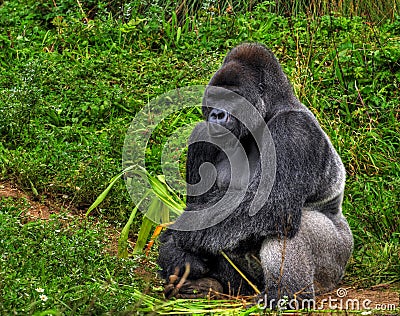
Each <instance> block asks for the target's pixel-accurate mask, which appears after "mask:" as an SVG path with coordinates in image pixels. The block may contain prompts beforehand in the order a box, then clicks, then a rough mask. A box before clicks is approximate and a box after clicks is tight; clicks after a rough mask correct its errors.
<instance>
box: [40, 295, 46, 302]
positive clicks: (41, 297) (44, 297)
mask: <svg viewBox="0 0 400 316" xmlns="http://www.w3.org/2000/svg"><path fill="white" fill-rule="evenodd" d="M39 297H40V299H41V300H42V301H43V302H46V301H47V299H48V297H47V296H46V295H44V294H42V295H40V296H39Z"/></svg>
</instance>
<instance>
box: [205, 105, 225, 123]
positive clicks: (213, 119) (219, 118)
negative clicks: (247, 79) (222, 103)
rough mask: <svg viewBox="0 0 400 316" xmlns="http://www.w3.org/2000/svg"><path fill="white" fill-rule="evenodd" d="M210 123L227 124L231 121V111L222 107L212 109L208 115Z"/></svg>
mask: <svg viewBox="0 0 400 316" xmlns="http://www.w3.org/2000/svg"><path fill="white" fill-rule="evenodd" d="M208 121H209V122H210V123H215V124H220V125H226V123H228V121H229V113H228V112H226V111H224V110H221V109H212V110H211V112H210V114H209V115H208Z"/></svg>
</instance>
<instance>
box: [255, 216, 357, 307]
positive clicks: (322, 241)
mask: <svg viewBox="0 0 400 316" xmlns="http://www.w3.org/2000/svg"><path fill="white" fill-rule="evenodd" d="M352 243H353V241H352V236H351V232H350V230H349V227H348V224H347V222H346V220H345V219H344V217H343V216H342V215H341V213H338V214H336V215H332V218H329V217H327V216H326V215H324V214H323V213H320V212H317V211H307V210H303V215H302V219H301V225H300V230H299V231H298V233H297V234H296V236H294V237H293V238H291V239H280V240H279V239H277V238H274V239H267V240H265V241H264V243H263V245H262V247H261V251H260V258H261V262H262V265H263V268H264V276H265V281H266V294H267V300H268V301H270V300H272V299H273V300H275V303H276V301H278V300H279V299H282V298H283V297H284V296H287V297H288V298H289V300H290V299H292V298H295V299H299V300H302V299H310V298H314V296H315V294H319V293H323V292H327V291H329V290H331V289H333V288H334V287H335V286H336V285H337V283H338V282H339V281H340V279H341V277H342V275H343V272H344V269H345V266H346V262H347V260H348V259H349V257H350V254H351V250H352Z"/></svg>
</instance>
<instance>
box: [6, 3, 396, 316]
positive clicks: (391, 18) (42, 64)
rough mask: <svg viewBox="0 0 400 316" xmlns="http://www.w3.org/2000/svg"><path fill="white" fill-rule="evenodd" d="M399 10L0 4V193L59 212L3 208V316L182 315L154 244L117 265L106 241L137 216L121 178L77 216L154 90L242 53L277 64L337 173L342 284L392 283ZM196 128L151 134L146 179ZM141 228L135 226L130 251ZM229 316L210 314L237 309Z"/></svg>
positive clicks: (194, 77) (117, 158)
mask: <svg viewBox="0 0 400 316" xmlns="http://www.w3.org/2000/svg"><path fill="white" fill-rule="evenodd" d="M399 5H400V2H399V0H382V1H371V0H358V1H357V0H343V1H342V0H340V1H328V0H298V1H285V0H282V1H248V0H243V1H235V2H230V1H225V0H222V1H212V0H209V1H204V2H201V1H195V0H187V1H178V2H173V1H170V0H164V1H163V0H159V1H152V2H150V1H145V0H133V1H125V0H120V1H116V0H110V1H95V0H90V1H79V0H52V1H46V0H40V1H33V0H27V1H4V0H0V74H1V75H0V181H1V183H0V184H1V185H2V186H3V187H4V186H5V184H7V185H9V184H12V185H14V186H17V187H18V188H19V189H21V190H23V191H25V192H26V193H27V194H28V195H29V196H31V197H32V200H35V201H36V202H40V203H42V204H43V205H47V207H48V208H49V209H50V213H55V214H53V215H52V216H51V217H50V218H49V219H47V220H41V219H33V218H32V216H30V214H29V211H30V207H31V204H30V203H29V201H28V200H26V199H16V198H2V199H1V200H0V314H2V315H7V314H12V313H14V314H24V315H25V314H34V315H47V314H54V315H61V314H66V315H76V314H93V315H98V314H103V313H109V314H113V313H123V312H126V313H129V312H130V311H141V312H143V313H145V312H146V311H149V310H154V309H156V308H158V310H159V311H175V312H176V311H177V309H178V308H180V309H179V310H180V311H181V312H183V311H187V310H189V311H190V308H189V307H188V306H189V305H188V304H189V302H180V303H179V304H181V305H179V304H178V303H177V302H175V303H174V302H173V303H164V302H162V301H161V300H160V298H161V292H160V286H159V285H160V282H159V281H157V279H156V271H157V267H156V265H155V263H154V262H155V259H154V258H155V256H156V253H157V249H156V247H155V248H154V249H153V250H152V251H151V253H150V255H149V257H145V256H144V255H142V254H134V255H132V256H131V258H130V259H118V258H116V256H115V251H113V247H114V248H115V245H114V246H113V243H114V244H115V235H116V234H117V233H118V232H119V231H120V230H121V228H122V226H121V225H123V224H125V222H126V221H127V219H128V217H129V214H130V213H131V211H132V209H133V207H134V205H133V204H132V202H131V201H130V198H129V195H128V193H127V192H126V189H125V185H124V182H123V181H122V180H120V181H117V183H116V185H115V186H114V188H113V191H112V194H110V195H109V196H108V198H107V199H106V200H105V201H104V202H103V203H102V204H101V205H100V207H99V208H97V209H96V210H95V211H93V212H92V213H91V217H90V218H89V219H85V218H82V217H81V216H79V215H80V214H81V215H82V214H84V213H85V212H86V210H87V208H88V206H89V205H90V204H92V203H93V201H94V200H95V198H96V196H98V195H99V194H100V193H101V192H102V191H103V190H104V188H105V187H106V186H107V183H108V181H109V180H110V179H111V178H112V177H113V176H115V175H116V174H118V173H119V172H120V171H121V154H122V153H121V152H122V147H123V141H124V137H125V132H126V130H127V128H128V126H129V123H130V122H131V120H132V118H133V117H134V115H135V113H137V112H138V111H139V110H140V109H141V108H142V107H143V105H145V104H146V103H147V102H149V100H151V99H153V98H154V97H156V96H158V95H160V94H162V93H164V92H167V91H169V90H172V89H175V88H177V87H183V86H188V85H195V84H203V85H204V84H206V83H207V82H208V80H209V78H210V77H211V75H212V74H213V72H215V71H216V70H217V69H218V67H219V65H220V64H221V62H222V59H223V57H224V56H225V54H226V52H227V51H228V50H229V49H230V48H232V47H233V46H235V45H236V44H238V43H241V42H244V41H257V42H262V43H264V44H266V45H267V46H268V47H270V48H271V49H272V50H273V51H274V52H275V54H276V55H277V57H278V59H279V60H280V62H281V63H282V65H283V67H284V70H285V72H286V73H287V75H288V76H289V78H290V80H291V81H292V83H293V85H294V89H295V91H296V94H297V96H298V97H299V99H300V100H301V101H302V102H303V103H304V104H305V105H306V106H308V107H309V108H310V109H311V110H312V111H313V113H314V114H315V115H316V116H317V118H318V120H319V121H320V123H321V125H322V127H323V128H324V129H325V131H326V132H327V133H328V134H329V136H330V137H331V139H332V142H333V144H334V146H335V147H336V149H337V150H338V152H339V154H340V156H341V157H342V160H343V162H344V164H345V166H346V170H347V186H346V193H345V200H344V204H343V209H344V213H345V214H346V216H347V218H348V220H349V223H350V225H351V228H352V230H353V233H354V238H355V249H354V255H353V257H352V259H351V262H350V264H349V267H348V269H347V270H348V271H347V275H346V278H345V280H344V282H345V283H346V284H348V285H352V286H357V287H368V286H371V285H377V284H381V283H390V284H398V282H399V281H400V194H399V193H400V189H399V188H400V160H399V151H400V150H399V146H400V136H399V135H400V123H399V122H400V120H399V118H400V108H399V100H400V83H399V82H400V17H399V15H398V14H399V12H398V8H399ZM199 119H200V115H199V113H198V112H196V111H192V112H189V113H186V115H185V116H182V115H180V116H179V120H174V121H173V122H174V123H173V124H165V125H164V126H161V127H160V128H159V132H158V134H157V135H155V136H154V137H153V144H152V146H151V147H150V148H149V151H148V153H147V160H148V162H149V165H150V166H151V168H150V170H151V171H152V172H153V173H154V174H156V173H157V172H158V170H159V167H158V161H159V155H160V152H161V150H162V145H163V144H164V143H165V141H166V139H167V137H168V135H169V134H170V133H171V132H172V131H173V130H174V129H175V128H177V127H178V126H181V125H182V124H189V123H191V122H194V121H197V120H199ZM180 159H181V162H182V161H184V156H182V157H180ZM0 189H1V186H0ZM0 198H1V197H0ZM56 210H57V212H55V211H56ZM71 214H73V215H74V216H71ZM140 224H141V219H140V216H137V217H136V218H135V221H134V223H133V225H132V227H131V230H130V234H131V235H130V237H131V240H133V241H134V240H136V233H137V231H138V228H139V226H140ZM141 292H146V293H147V294H148V295H147V296H145V297H144V296H142V295H141V294H140V293H141ZM174 304H175V305H174ZM202 304H203V305H202V306H201V309H200V310H201V311H204V310H207V309H211V310H213V309H212V308H216V307H215V306H214V305H212V306H211V305H207V304H211V303H207V302H203V303H202ZM229 304H230V305H228V307H226V306H225V307H224V308H223V309H220V310H219V312H221V313H222V312H223V311H225V309H226V310H227V312H229V311H231V310H232V308H238V310H240V309H241V304H242V303H240V304H239V305H234V303H229ZM161 305H162V308H161V307H160V306H161ZM188 308H189V309H188ZM196 308H200V307H199V306H197V307H196ZM219 308H221V306H220V307H219ZM197 311H199V310H197ZM192 312H193V310H192Z"/></svg>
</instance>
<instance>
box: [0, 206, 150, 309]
mask: <svg viewBox="0 0 400 316" xmlns="http://www.w3.org/2000/svg"><path fill="white" fill-rule="evenodd" d="M27 210H29V207H28V204H26V203H24V201H23V200H19V201H16V200H1V201H0V222H1V226H0V235H1V240H0V249H1V257H0V314H2V315H10V314H13V313H15V314H18V315H29V314H35V315H40V313H39V312H40V311H45V310H53V311H57V312H58V314H59V315H61V314H65V315H77V314H81V315H82V314H86V315H100V314H103V313H106V312H113V311H124V310H128V309H135V305H138V306H139V305H140V302H139V298H138V295H136V296H134V295H133V293H134V292H135V291H138V292H139V293H140V292H146V291H148V290H149V289H150V288H152V287H155V286H156V285H155V284H154V282H152V283H149V275H150V276H151V274H152V270H151V267H152V266H153V269H154V264H151V263H146V265H143V263H144V262H146V261H147V260H146V259H145V258H143V257H140V256H136V258H134V260H123V259H117V258H116V257H115V255H114V254H113V253H112V252H111V251H110V249H109V247H110V233H111V232H112V230H110V227H109V224H108V223H107V221H106V220H105V219H102V218H99V219H98V220H96V221H88V220H85V219H82V218H81V217H72V216H71V215H68V213H60V214H58V215H53V216H51V218H50V219H49V220H35V221H32V220H31V219H30V218H29V216H28V215H26V212H27ZM143 267H145V268H143ZM146 269H147V270H148V271H147V272H146ZM40 289H43V291H41V290H40ZM152 291H153V293H154V289H152ZM40 295H45V296H46V297H42V298H41V297H40ZM43 315H46V314H45V313H44V314H43Z"/></svg>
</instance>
